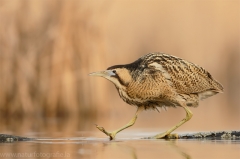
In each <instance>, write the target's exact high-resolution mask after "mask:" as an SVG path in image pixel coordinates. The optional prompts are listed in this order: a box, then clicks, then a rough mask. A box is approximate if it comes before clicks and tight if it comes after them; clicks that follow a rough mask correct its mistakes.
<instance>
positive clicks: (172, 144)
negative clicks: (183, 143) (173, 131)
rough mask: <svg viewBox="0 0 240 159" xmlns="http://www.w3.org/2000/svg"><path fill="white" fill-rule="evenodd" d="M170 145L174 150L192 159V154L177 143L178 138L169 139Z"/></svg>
mask: <svg viewBox="0 0 240 159" xmlns="http://www.w3.org/2000/svg"><path fill="white" fill-rule="evenodd" d="M168 145H169V146H170V147H171V148H172V150H173V151H175V152H177V153H178V154H180V155H182V156H183V157H184V158H185V159H191V156H190V155H189V154H187V152H186V151H184V150H183V149H182V148H181V147H179V146H177V145H176V140H169V143H168Z"/></svg>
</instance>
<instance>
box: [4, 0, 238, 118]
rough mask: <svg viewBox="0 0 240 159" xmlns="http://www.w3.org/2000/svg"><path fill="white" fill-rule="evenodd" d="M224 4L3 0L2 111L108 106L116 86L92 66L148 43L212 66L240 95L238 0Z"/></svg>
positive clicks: (232, 93) (49, 112)
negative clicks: (109, 84)
mask: <svg viewBox="0 0 240 159" xmlns="http://www.w3.org/2000/svg"><path fill="white" fill-rule="evenodd" d="M199 3H200V2H199ZM206 3H207V2H206ZM224 5H225V2H221V3H218V4H217V3H211V4H206V5H202V4H198V2H191V3H186V5H182V3H179V4H178V3H176V4H175V3H173V2H163V1H161V2H154V3H153V4H152V3H151V5H150V3H149V4H144V2H141V3H136V4H135V3H133V2H127V1H124V2H121V1H114V2H113V1H101V2H100V1H99V2H97V1H95V2H94V1H80V0H79V1H78V0H70V1H59V0H50V1H49V0H21V1H20V0H19V1H9V0H1V1H0V115H1V117H14V116H23V115H39V116H48V117H55V116H65V115H69V114H71V115H74V114H75V115H78V114H80V115H82V116H84V115H85V114H93V115H96V112H101V111H102V112H104V111H105V110H109V109H108V108H107V107H111V105H110V104H109V103H108V102H109V101H111V100H109V99H116V98H115V97H116V94H114V95H111V91H115V90H113V89H106V88H107V85H106V84H107V82H103V80H93V79H91V83H90V82H89V80H90V78H89V77H88V73H90V72H91V71H94V70H95V71H97V70H101V69H104V68H106V67H108V66H109V65H113V64H117V63H123V62H131V61H132V60H135V59H136V58H137V57H139V56H140V55H143V54H144V53H148V52H151V51H169V52H167V53H170V54H174V55H178V56H181V57H183V58H185V59H188V60H190V61H193V62H196V63H198V64H201V65H205V66H208V69H210V70H211V71H210V72H213V74H214V75H217V77H218V79H219V81H221V83H223V84H224V87H225V88H226V87H227V89H226V92H227V94H229V95H227V96H226V97H228V101H230V102H231V101H237V99H238V97H237V95H236V94H237V93H239V91H238V90H237V89H236V87H237V86H238V87H239V84H238V83H239V81H237V79H239V72H238V74H237V71H239V69H237V68H238V66H239V65H238V64H237V63H238V61H237V60H236V59H237V58H238V57H239V48H238V46H239V44H238V42H239V30H238V29H237V28H238V26H239V19H238V23H237V22H236V21H235V20H234V19H231V18H232V17H233V18H234V17H237V16H231V13H232V12H231V11H232V10H233V9H234V8H235V5H234V4H229V5H227V8H225V9H224V10H225V11H229V14H228V13H226V14H225V13H222V12H223V11H222V10H221V8H224ZM164 6H165V7H164ZM166 6H167V7H166ZM171 6H172V7H171ZM194 6H195V7H194ZM199 7H200V9H199ZM208 7H210V9H209V8H208ZM124 8H125V9H124ZM134 8H135V9H134ZM174 8H175V9H174ZM201 8H202V9H201ZM219 8H220V9H219ZM123 9H124V10H123ZM169 9H170V10H169ZM204 9H205V11H202V12H198V11H201V10H204ZM190 13H191V14H190ZM192 13H194V15H192ZM198 13H199V14H198ZM200 13H202V14H200ZM204 13H206V14H204ZM233 13H234V12H233ZM219 15H221V16H222V17H219ZM181 16H183V18H181ZM224 16H226V17H224ZM228 16H229V17H230V18H228ZM209 17H210V18H209ZM201 18H202V19H201ZM221 18H222V19H221ZM211 19H212V21H211ZM235 22H236V23H235ZM210 24H211V25H212V24H214V26H211V25H210ZM218 25H221V27H220V26H218ZM235 25H238V26H235ZM231 26H233V27H231ZM211 27H215V28H216V29H214V31H216V32H214V34H213V35H212V34H211ZM209 28H210V30H209ZM231 29H232V30H231ZM164 30H165V31H164ZM218 30H220V31H218ZM222 30H223V31H222ZM229 30H230V31H229ZM235 32H236V33H235ZM218 33H221V34H218ZM202 34H203V35H202ZM208 34H211V36H210V35H209V36H208V37H206V36H205V35H208ZM215 35H216V36H215ZM222 36H225V38H223V37H222ZM179 39H181V40H179ZM223 39H224V40H225V41H224V40H223ZM221 40H222V41H221ZM202 47H203V48H202ZM216 48H217V49H216ZM208 49H209V50H208ZM219 50H220V51H219ZM210 52H211V53H213V55H210V54H209V53H210ZM215 58H218V59H217V60H216V59H215ZM221 58H224V59H221ZM194 60H195V61H194ZM208 69H207V70H208ZM236 85H237V86H236ZM110 96H111V97H110ZM117 98H118V97H117ZM118 101H120V100H118ZM220 102H221V101H220ZM121 104H123V103H121ZM232 104H233V105H234V104H236V102H233V103H232ZM238 104H239V103H238ZM116 105H117V104H116ZM116 109H122V108H116ZM123 110H126V109H125V108H123Z"/></svg>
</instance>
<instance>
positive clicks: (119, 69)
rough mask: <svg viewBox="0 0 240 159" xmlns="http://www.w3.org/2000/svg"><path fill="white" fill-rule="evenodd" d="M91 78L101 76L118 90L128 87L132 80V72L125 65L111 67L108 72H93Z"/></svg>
mask: <svg viewBox="0 0 240 159" xmlns="http://www.w3.org/2000/svg"><path fill="white" fill-rule="evenodd" d="M89 75H90V76H100V77H104V78H106V79H107V80H109V81H111V82H112V83H113V84H114V85H115V86H116V87H117V88H122V87H126V86H127V85H128V84H129V83H130V82H131V80H132V77H131V73H130V70H129V69H127V68H126V67H124V65H117V66H112V67H109V68H108V69H107V70H104V71H99V72H93V73H90V74H89Z"/></svg>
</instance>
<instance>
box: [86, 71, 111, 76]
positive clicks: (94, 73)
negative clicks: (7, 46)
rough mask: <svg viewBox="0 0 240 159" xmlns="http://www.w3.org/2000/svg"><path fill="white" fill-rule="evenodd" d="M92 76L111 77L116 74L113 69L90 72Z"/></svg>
mask: <svg viewBox="0 0 240 159" xmlns="http://www.w3.org/2000/svg"><path fill="white" fill-rule="evenodd" d="M89 75H90V76H100V77H109V76H114V75H115V74H114V73H113V72H112V71H111V70H105V71H99V72H92V73H90V74H89Z"/></svg>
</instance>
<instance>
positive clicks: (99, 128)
mask: <svg viewBox="0 0 240 159" xmlns="http://www.w3.org/2000/svg"><path fill="white" fill-rule="evenodd" d="M96 128H98V130H100V131H101V132H103V133H104V134H106V135H107V136H109V139H110V140H113V139H115V136H116V133H115V132H107V131H106V130H105V129H104V127H101V126H98V125H97V124H96Z"/></svg>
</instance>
